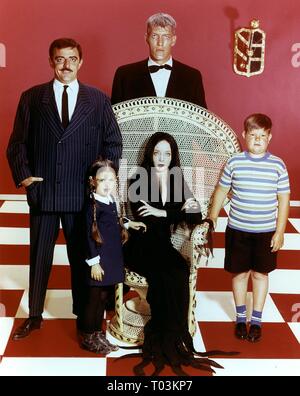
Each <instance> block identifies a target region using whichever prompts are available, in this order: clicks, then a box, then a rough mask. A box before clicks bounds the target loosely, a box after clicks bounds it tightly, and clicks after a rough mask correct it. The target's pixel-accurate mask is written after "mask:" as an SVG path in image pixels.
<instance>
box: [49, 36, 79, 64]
mask: <svg viewBox="0 0 300 396" xmlns="http://www.w3.org/2000/svg"><path fill="white" fill-rule="evenodd" d="M69 47H70V48H77V50H78V54H79V60H81V59H82V49H81V46H80V44H79V43H77V41H75V40H73V39H71V38H66V37H62V38H59V39H56V40H54V41H53V42H52V43H51V44H50V47H49V56H50V59H53V55H54V50H55V49H56V48H58V49H62V48H69Z"/></svg>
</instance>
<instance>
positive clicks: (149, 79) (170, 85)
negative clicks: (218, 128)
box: [111, 13, 207, 108]
mask: <svg viewBox="0 0 300 396" xmlns="http://www.w3.org/2000/svg"><path fill="white" fill-rule="evenodd" d="M175 29H176V22H175V20H174V18H173V17H172V16H170V15H168V14H163V13H158V14H155V15H152V16H151V17H150V18H149V19H148V20H147V33H146V34H145V38H146V42H147V44H148V46H149V58H148V59H145V60H143V61H140V62H137V63H131V64H129V65H125V66H121V67H119V68H118V69H117V71H116V73H115V76H114V81H113V88H112V97H111V102H112V104H115V103H119V102H122V101H124V100H129V99H134V98H139V97H143V96H168V97H171V98H176V99H181V100H186V101H188V102H191V103H195V104H197V105H199V106H202V107H205V108H206V107H207V105H206V101H205V93H204V88H203V83H202V77H201V73H200V72H199V71H198V70H196V69H194V68H192V67H190V66H187V65H184V64H183V63H181V62H178V61H176V60H175V59H173V58H172V53H171V52H172V47H174V45H175V43H176V34H175Z"/></svg>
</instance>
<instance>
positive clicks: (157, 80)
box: [148, 57, 173, 96]
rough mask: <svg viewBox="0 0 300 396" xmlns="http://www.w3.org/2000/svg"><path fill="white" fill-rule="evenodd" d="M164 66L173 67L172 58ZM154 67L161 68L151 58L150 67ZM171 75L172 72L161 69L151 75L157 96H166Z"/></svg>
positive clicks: (149, 60)
mask: <svg viewBox="0 0 300 396" xmlns="http://www.w3.org/2000/svg"><path fill="white" fill-rule="evenodd" d="M164 64H165V65H170V66H173V59H172V57H171V58H170V59H169V60H168V61H167V62H166V63H164ZM152 65H156V66H160V65H159V64H158V63H156V62H154V61H153V60H152V59H151V58H149V59H148V66H152ZM170 75H171V70H167V69H160V70H158V71H157V72H156V73H150V76H151V79H152V82H153V85H154V88H155V92H156V96H166V92H167V87H168V83H169V79H170Z"/></svg>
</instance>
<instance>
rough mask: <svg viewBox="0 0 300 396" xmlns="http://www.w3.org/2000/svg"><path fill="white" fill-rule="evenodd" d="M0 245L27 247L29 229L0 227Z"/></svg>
mask: <svg viewBox="0 0 300 396" xmlns="http://www.w3.org/2000/svg"><path fill="white" fill-rule="evenodd" d="M0 245H29V228H21V227H0Z"/></svg>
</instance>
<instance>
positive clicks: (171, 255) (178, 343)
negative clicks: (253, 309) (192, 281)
mask: <svg viewBox="0 0 300 396" xmlns="http://www.w3.org/2000/svg"><path fill="white" fill-rule="evenodd" d="M128 197H129V201H130V206H131V210H132V213H133V216H134V218H135V219H137V220H139V221H143V222H144V223H145V224H146V225H147V230H146V232H138V231H134V232H130V238H129V240H128V241H127V242H126V243H125V244H124V250H123V251H124V261H125V265H126V267H129V268H130V269H131V270H133V271H135V272H137V273H139V274H141V275H143V276H145V277H146V279H147V282H148V285H149V287H148V293H147V301H148V303H149V305H150V308H151V319H150V320H149V321H148V322H147V324H146V325H145V328H144V344H143V348H142V354H141V355H142V358H143V360H142V362H141V363H140V364H138V365H137V366H136V367H135V373H136V374H138V375H143V374H144V371H143V367H144V366H145V365H147V364H148V363H150V362H152V363H153V364H154V365H155V368H156V370H155V372H154V373H153V375H157V374H158V373H159V372H160V371H161V370H162V369H163V367H164V365H165V364H168V365H170V366H171V367H172V368H173V370H174V372H176V373H177V374H185V373H184V371H183V370H182V367H181V366H182V365H183V366H186V365H192V366H194V367H197V368H200V369H204V370H208V371H213V369H212V368H211V366H215V367H221V366H220V365H218V364H217V363H216V362H214V361H212V360H209V359H207V358H205V359H204V358H202V359H201V358H200V359H199V358H195V356H197V355H200V356H208V355H209V354H212V353H208V352H207V353H197V352H196V351H195V350H194V347H193V340H192V337H191V335H190V333H189V330H188V307H189V267H188V264H187V262H186V260H185V259H184V258H183V256H182V255H181V254H180V253H179V252H178V251H177V250H176V249H175V248H174V247H173V245H172V243H171V230H172V229H174V228H176V227H177V226H178V225H179V224H180V225H183V226H184V227H186V228H189V229H190V230H192V229H193V228H194V226H195V225H196V224H200V223H202V222H203V221H202V216H201V211H200V206H199V203H198V202H197V201H196V200H195V199H194V197H193V195H192V193H191V191H190V189H189V188H188V186H187V184H186V183H185V181H184V178H183V175H182V171H181V168H180V160H179V152H178V147H177V144H176V141H175V140H174V138H173V137H172V136H171V135H169V134H167V133H162V132H157V133H155V134H154V135H152V136H151V137H150V139H149V141H148V143H147V145H146V148H145V153H144V158H143V161H142V164H141V167H140V169H139V170H138V172H137V173H136V174H135V176H134V177H133V178H132V179H131V180H130V186H129V190H128ZM215 352H217V351H214V353H215Z"/></svg>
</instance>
